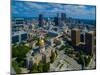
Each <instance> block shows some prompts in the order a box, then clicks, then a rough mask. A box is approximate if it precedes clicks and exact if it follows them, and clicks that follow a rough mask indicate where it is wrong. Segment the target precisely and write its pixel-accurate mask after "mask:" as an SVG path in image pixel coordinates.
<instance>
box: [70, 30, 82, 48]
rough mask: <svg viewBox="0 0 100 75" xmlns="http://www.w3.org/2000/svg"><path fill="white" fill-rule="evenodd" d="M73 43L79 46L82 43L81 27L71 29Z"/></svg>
mask: <svg viewBox="0 0 100 75" xmlns="http://www.w3.org/2000/svg"><path fill="white" fill-rule="evenodd" d="M71 39H72V45H73V46H77V45H79V43H80V29H76V28H75V29H72V31H71Z"/></svg>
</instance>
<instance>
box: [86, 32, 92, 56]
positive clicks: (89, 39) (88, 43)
mask: <svg viewBox="0 0 100 75" xmlns="http://www.w3.org/2000/svg"><path fill="white" fill-rule="evenodd" d="M85 45H86V53H87V54H90V55H91V54H93V50H94V32H93V31H90V32H87V33H86V34H85Z"/></svg>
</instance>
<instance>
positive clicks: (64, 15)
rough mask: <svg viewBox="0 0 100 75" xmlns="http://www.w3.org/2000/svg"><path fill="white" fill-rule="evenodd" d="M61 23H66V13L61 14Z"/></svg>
mask: <svg viewBox="0 0 100 75" xmlns="http://www.w3.org/2000/svg"><path fill="white" fill-rule="evenodd" d="M61 21H64V22H66V14H65V13H61Z"/></svg>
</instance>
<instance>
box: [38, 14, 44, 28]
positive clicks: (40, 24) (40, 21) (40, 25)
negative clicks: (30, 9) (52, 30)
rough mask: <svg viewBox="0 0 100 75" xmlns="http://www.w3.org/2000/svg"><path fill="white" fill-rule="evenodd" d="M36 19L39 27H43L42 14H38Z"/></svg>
mask: <svg viewBox="0 0 100 75" xmlns="http://www.w3.org/2000/svg"><path fill="white" fill-rule="evenodd" d="M38 21H39V27H43V25H44V19H43V15H42V14H40V15H39V19H38Z"/></svg>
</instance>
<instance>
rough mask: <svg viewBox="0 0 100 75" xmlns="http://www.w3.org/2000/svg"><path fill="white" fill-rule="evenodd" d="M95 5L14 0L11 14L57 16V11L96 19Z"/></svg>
mask: <svg viewBox="0 0 100 75" xmlns="http://www.w3.org/2000/svg"><path fill="white" fill-rule="evenodd" d="M95 10H96V7H95V6H89V5H72V4H57V3H45V2H30V1H15V0H13V1H12V5H11V11H12V12H11V15H12V16H13V17H38V15H39V14H43V16H44V17H55V16H56V15H57V13H66V15H67V17H72V18H79V19H91V20H95V16H96V15H95V14H96V12H95Z"/></svg>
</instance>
